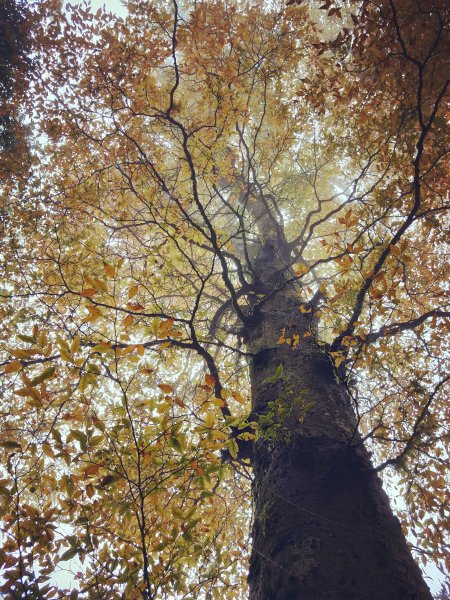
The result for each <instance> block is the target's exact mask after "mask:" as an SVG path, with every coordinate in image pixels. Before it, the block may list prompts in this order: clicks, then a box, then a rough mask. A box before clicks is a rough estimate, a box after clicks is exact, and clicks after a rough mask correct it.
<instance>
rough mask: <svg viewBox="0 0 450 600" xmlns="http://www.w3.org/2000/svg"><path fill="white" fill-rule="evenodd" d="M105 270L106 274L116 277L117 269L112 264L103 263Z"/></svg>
mask: <svg viewBox="0 0 450 600" xmlns="http://www.w3.org/2000/svg"><path fill="white" fill-rule="evenodd" d="M103 270H104V271H105V275H106V276H107V277H114V276H115V274H116V269H115V268H114V267H113V266H112V265H108V264H107V263H105V264H104V265H103Z"/></svg>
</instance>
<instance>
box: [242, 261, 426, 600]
mask: <svg viewBox="0 0 450 600" xmlns="http://www.w3.org/2000/svg"><path fill="white" fill-rule="evenodd" d="M266 266H267V265H266ZM260 270H261V269H260ZM270 270H271V269H270ZM271 271H272V272H271V273H270V274H269V275H267V274H266V276H265V284H266V285H267V288H269V286H274V284H275V285H277V284H278V285H279V281H278V282H277V281H276V274H275V271H274V270H271ZM260 279H261V280H263V282H264V276H263V275H262V274H261V277H260ZM273 289H274V287H272V290H273ZM300 304H301V302H300V299H299V297H298V295H297V294H296V291H295V289H294V288H292V287H290V286H288V285H285V286H284V287H283V289H282V290H281V291H278V292H277V293H273V294H272V295H270V294H269V296H268V297H266V300H265V301H264V302H263V304H262V306H261V308H260V311H259V318H258V321H257V323H255V324H253V325H250V326H248V327H247V329H248V347H249V349H250V351H251V352H252V353H253V354H254V358H253V362H252V365H251V368H250V371H251V383H252V397H253V415H252V416H253V418H254V419H255V420H257V421H258V422H259V431H260V434H259V438H258V440H257V441H256V443H255V447H254V453H253V467H254V485H253V494H254V509H255V514H254V524H253V551H252V556H251V563H250V571H249V586H250V600H276V599H279V600H341V599H342V600H351V599H355V600H407V599H408V600H412V599H417V600H419V599H420V600H425V599H427V600H430V599H431V598H432V596H431V594H430V591H429V590H428V587H427V586H426V584H425V582H424V580H423V578H422V575H421V572H420V570H419V568H418V566H417V565H416V563H415V562H414V560H413V558H412V556H411V553H410V550H409V548H408V546H407V544H406V541H405V538H404V536H403V533H402V531H401V528H400V524H399V522H398V520H397V518H396V517H395V516H394V515H393V513H392V511H391V509H390V506H389V501H388V498H387V495H386V494H385V492H384V491H383V489H382V486H381V482H380V480H379V478H378V477H377V475H376V474H375V473H374V472H373V468H372V465H371V462H370V458H369V456H368V453H367V451H366V449H365V448H364V446H363V444H362V443H361V439H360V437H359V435H358V433H357V427H356V420H355V416H354V413H353V410H352V407H351V404H350V400H349V397H348V394H347V392H346V388H345V385H343V384H342V383H341V382H339V380H338V378H337V377H336V375H335V372H334V369H333V365H332V362H331V360H330V357H329V356H328V355H327V353H326V352H325V351H324V350H323V349H322V348H321V347H320V346H318V345H317V344H316V342H315V341H314V335H311V333H312V332H311V318H310V316H309V315H308V314H302V313H300V312H299V306H300ZM283 327H284V328H286V337H291V339H292V340H293V339H294V338H293V337H292V334H294V333H296V334H297V335H299V336H300V337H299V343H298V346H297V347H293V346H292V345H291V346H290V345H288V344H286V343H283V344H279V343H277V342H278V339H279V336H280V333H281V331H282V329H283ZM305 334H306V335H305Z"/></svg>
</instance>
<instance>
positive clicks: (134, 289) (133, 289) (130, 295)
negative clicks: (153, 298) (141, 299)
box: [128, 285, 139, 298]
mask: <svg viewBox="0 0 450 600" xmlns="http://www.w3.org/2000/svg"><path fill="white" fill-rule="evenodd" d="M138 291H139V286H138V285H132V286H131V287H130V289H129V290H128V298H133V297H134V296H136V294H137V293H138Z"/></svg>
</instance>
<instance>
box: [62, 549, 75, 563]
mask: <svg viewBox="0 0 450 600" xmlns="http://www.w3.org/2000/svg"><path fill="white" fill-rule="evenodd" d="M77 554H78V548H69V549H68V550H66V551H65V552H64V553H63V554H61V556H60V557H59V560H60V561H63V560H70V559H71V558H73V557H74V556H76V555H77Z"/></svg>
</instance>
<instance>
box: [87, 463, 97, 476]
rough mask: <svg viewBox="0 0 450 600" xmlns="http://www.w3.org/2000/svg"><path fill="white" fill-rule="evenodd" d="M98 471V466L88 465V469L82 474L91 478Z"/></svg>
mask: <svg viewBox="0 0 450 600" xmlns="http://www.w3.org/2000/svg"><path fill="white" fill-rule="evenodd" d="M99 469H100V467H99V465H89V467H86V469H85V470H84V474H85V476H86V477H92V476H93V475H97V473H98V471H99Z"/></svg>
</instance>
